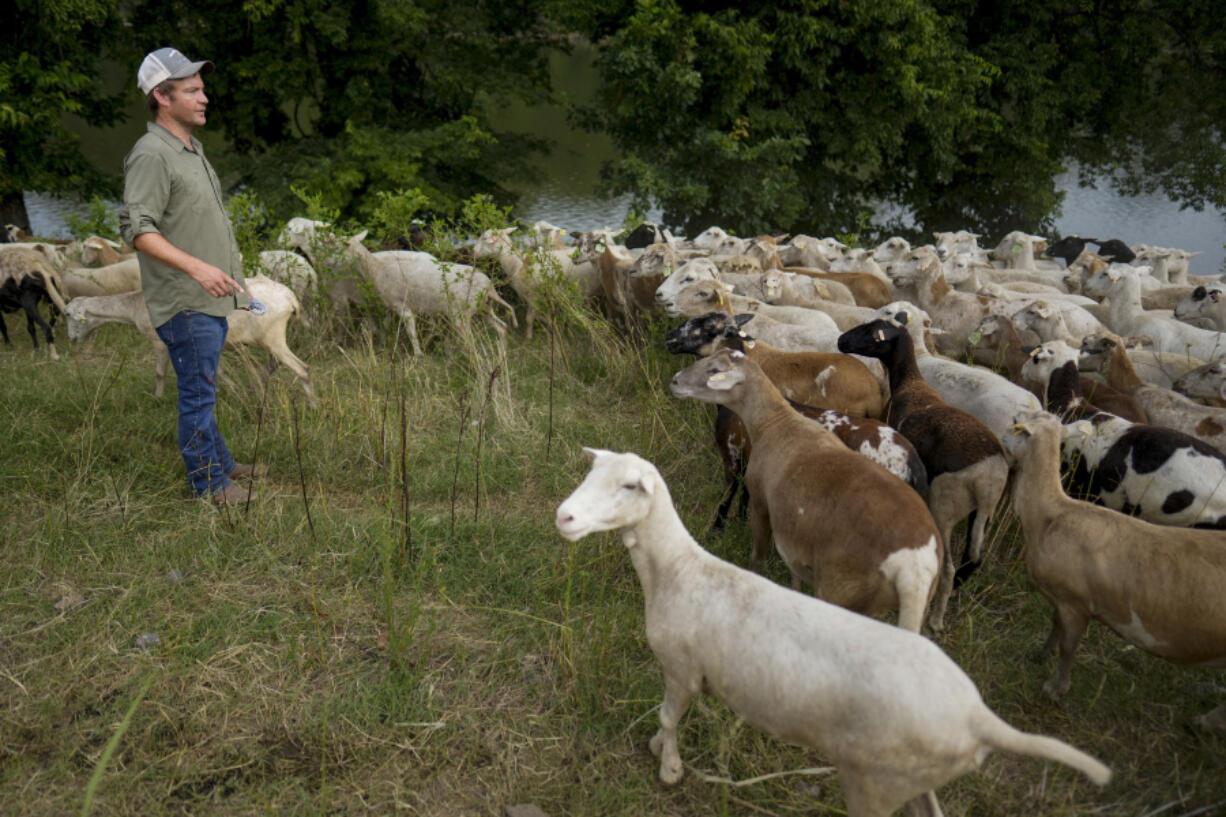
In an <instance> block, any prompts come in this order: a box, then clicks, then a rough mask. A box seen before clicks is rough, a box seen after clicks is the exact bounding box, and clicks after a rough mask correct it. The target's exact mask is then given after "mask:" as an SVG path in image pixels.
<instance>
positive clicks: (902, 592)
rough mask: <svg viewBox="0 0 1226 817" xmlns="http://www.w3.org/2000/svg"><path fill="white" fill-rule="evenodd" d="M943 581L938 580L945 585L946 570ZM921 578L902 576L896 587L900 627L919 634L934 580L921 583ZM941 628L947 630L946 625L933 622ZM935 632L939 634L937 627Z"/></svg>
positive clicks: (934, 629)
mask: <svg viewBox="0 0 1226 817" xmlns="http://www.w3.org/2000/svg"><path fill="white" fill-rule="evenodd" d="M941 575H942V579H939V580H938V584H943V583H944V579H943V577H944V570H943V569H942V573H941ZM918 579H919V577H918V576H915V575H909V576H900V577H899V580H898V583H897V584H896V585H895V587H896V592H897V593H898V626H899V627H900V628H902V629H904V630H910V631H911V632H913V633H918V632H919V631H920V628H921V627H922V626H923V624H924V613H925V612H926V611H927V610H928V599H929V598H931V597H932V579H931V577H930V578H929V580H928V581H927V582H921V581H919V580H918ZM933 623H934V624H935V625H936V626H939V627H940V628H941V630H944V629H945V623H944V622H943V621H941V622H936V621H934V622H933ZM933 631H934V632H939V630H937V629H936V627H934V628H933Z"/></svg>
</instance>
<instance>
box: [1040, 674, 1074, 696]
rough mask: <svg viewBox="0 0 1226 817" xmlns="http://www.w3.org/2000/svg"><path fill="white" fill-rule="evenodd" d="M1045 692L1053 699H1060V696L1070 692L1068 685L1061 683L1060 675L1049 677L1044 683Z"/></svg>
mask: <svg viewBox="0 0 1226 817" xmlns="http://www.w3.org/2000/svg"><path fill="white" fill-rule="evenodd" d="M1043 692H1045V693H1047V697H1048V698H1051V699H1052V700H1053V701H1058V700H1060V696H1062V695H1063V694H1064V693H1066V692H1068V685H1067V684H1061V683H1060V679H1059V678H1058V677H1057V678H1051V679H1048V681H1047V683H1045V684H1043Z"/></svg>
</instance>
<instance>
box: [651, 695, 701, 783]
mask: <svg viewBox="0 0 1226 817" xmlns="http://www.w3.org/2000/svg"><path fill="white" fill-rule="evenodd" d="M692 686H693V685H691V684H687V683H685V681H684V680H682V679H680V678H677V677H675V676H673V675H671V674H669V673H668V672H665V674H664V703H662V704H661V705H660V729H659V731H657V732H656V734H655V735H654V736H653V737H652V739H651V741H650V742H649V743H648V744H647V746H648V748H650V749H651V753H652V754H653V755H655V756H656V757H658V758H659V759H660V782H661V783H663V784H664V785H666V786H671V785H673V784H674V783H676V782H677V781H679V780H680V779H681V775H682V772H684V770H685V767H684V766H683V765H682V764H681V753H680V752H679V751H678V750H677V724H679V723H680V722H681V716H682V715H684V714H685V711H686V710H687V709H689V707H690V701H691V700H693V698H694V694H695V690H694V689H693V688H692Z"/></svg>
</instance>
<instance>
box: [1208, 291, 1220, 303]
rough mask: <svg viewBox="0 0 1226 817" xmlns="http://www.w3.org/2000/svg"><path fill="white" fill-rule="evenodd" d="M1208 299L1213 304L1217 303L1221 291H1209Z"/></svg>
mask: <svg viewBox="0 0 1226 817" xmlns="http://www.w3.org/2000/svg"><path fill="white" fill-rule="evenodd" d="M1209 297H1210V298H1212V299H1213V302H1214V303H1217V302H1218V299H1219V298H1220V297H1222V291H1221V290H1220V289H1211V290H1209Z"/></svg>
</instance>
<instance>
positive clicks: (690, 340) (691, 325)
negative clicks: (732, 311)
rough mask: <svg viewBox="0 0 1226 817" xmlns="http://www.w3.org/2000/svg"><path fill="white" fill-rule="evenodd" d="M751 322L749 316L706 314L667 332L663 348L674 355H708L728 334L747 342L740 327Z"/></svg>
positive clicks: (751, 316)
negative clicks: (733, 334)
mask: <svg viewBox="0 0 1226 817" xmlns="http://www.w3.org/2000/svg"><path fill="white" fill-rule="evenodd" d="M751 320H753V315H751V314H741V315H736V316H732V315H729V314H728V313H727V312H708V313H707V314H705V315H699V316H698V317H696V318H690V319H689V320H688V321H686V322H685V323H683V324H681V325H680V326H678V327H677V328H675V329H673V330H672V331H671V332H669V333H668V336H667V337H665V338H664V347H665V348H666V349H668V351H669V352H670V353H672V354H674V355H682V354H689V355H699V356H705V355H709V354H711V353H712V352H713V351H715V344H716V342H717V341H718V340H719V339H720V338H724V337H727V336H728V334H729V333H730V332H733V333H736V334H737V335H738V336H740V337H742V338H745V339H747V340H748V339H749V337H748V336H747V335H745V334H744V332H742V330H741V327H742V326H744V325H745V324H746V323H748V322H749V321H751Z"/></svg>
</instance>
